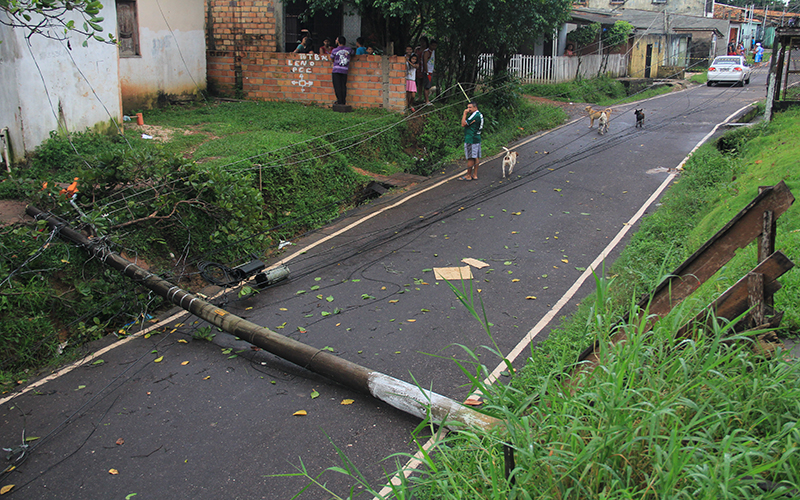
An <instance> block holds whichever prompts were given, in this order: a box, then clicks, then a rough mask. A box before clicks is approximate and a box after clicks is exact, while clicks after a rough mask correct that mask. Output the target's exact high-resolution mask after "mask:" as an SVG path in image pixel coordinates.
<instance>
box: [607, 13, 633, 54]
mask: <svg viewBox="0 0 800 500" xmlns="http://www.w3.org/2000/svg"><path fill="white" fill-rule="evenodd" d="M631 33H633V25H632V24H631V23H629V22H628V21H621V20H620V21H616V22H615V23H614V24H612V25H611V27H610V28H607V29H606V30H605V31H604V32H603V45H605V46H606V47H607V48H608V49H610V48H612V47H615V46H617V45H620V44H623V43H626V42H627V41H628V37H629V36H630V34H631Z"/></svg>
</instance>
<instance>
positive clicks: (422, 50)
mask: <svg viewBox="0 0 800 500" xmlns="http://www.w3.org/2000/svg"><path fill="white" fill-rule="evenodd" d="M437 46H438V43H437V42H436V40H431V41H430V42H429V41H428V39H427V38H426V37H424V36H423V37H422V38H420V44H419V45H417V46H416V47H412V46H411V45H407V46H406V54H405V56H406V103H407V104H408V109H409V110H410V111H411V112H412V113H413V112H415V111H416V109H414V97H415V95H417V94H419V93H420V92H422V95H423V96H424V98H425V105H426V106H427V105H429V104H430V103H431V97H430V94H431V88H432V87H433V74H434V68H435V66H436V47H437Z"/></svg>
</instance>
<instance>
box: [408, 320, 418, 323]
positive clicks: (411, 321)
mask: <svg viewBox="0 0 800 500" xmlns="http://www.w3.org/2000/svg"><path fill="white" fill-rule="evenodd" d="M406 321H408V322H409V323H413V322H415V321H417V320H415V319H407V320H406Z"/></svg>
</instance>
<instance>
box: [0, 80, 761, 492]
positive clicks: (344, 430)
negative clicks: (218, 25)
mask: <svg viewBox="0 0 800 500" xmlns="http://www.w3.org/2000/svg"><path fill="white" fill-rule="evenodd" d="M764 83H765V70H763V69H762V70H760V71H759V72H757V73H756V74H755V75H754V77H753V80H752V83H751V84H750V85H749V86H747V87H744V88H735V87H711V88H709V87H706V86H698V87H693V88H690V89H688V90H685V91H681V92H674V93H671V94H669V95H666V96H662V97H658V98H655V99H651V100H648V101H645V102H642V103H637V104H636V105H633V104H629V105H624V106H618V107H615V112H614V114H613V115H612V120H611V123H610V130H609V132H608V133H607V134H606V135H604V136H600V135H599V134H598V133H597V124H595V128H594V129H591V130H590V129H589V128H588V119H586V118H583V119H580V120H577V121H574V122H571V123H569V124H567V125H565V126H563V127H561V128H558V129H556V130H554V131H551V132H549V133H546V134H542V135H540V136H537V137H533V138H528V139H526V140H525V141H521V142H520V143H518V144H516V145H514V146H513V149H515V150H516V151H518V152H519V154H520V160H519V163H518V165H517V168H516V170H515V171H514V175H513V177H512V178H511V179H510V180H505V181H504V180H502V179H501V170H500V159H493V160H489V161H487V162H486V163H484V164H483V165H482V166H481V168H480V171H479V176H480V178H479V180H478V181H474V182H464V181H456V180H455V178H454V177H455V174H456V173H457V172H458V171H459V169H458V168H457V167H456V166H453V167H451V168H448V169H446V170H447V171H446V172H445V173H441V174H439V175H436V176H434V177H433V178H431V179H430V180H428V181H426V182H424V183H422V184H420V185H417V186H416V187H415V188H413V189H412V190H410V191H408V192H405V193H401V194H397V195H394V196H389V197H386V196H385V197H382V198H380V199H378V200H376V201H375V202H373V203H372V204H369V205H366V206H362V207H360V208H359V209H357V210H355V211H353V212H352V213H350V214H348V216H347V218H345V219H342V220H340V221H338V222H337V223H336V224H334V225H332V226H331V227H326V228H324V229H322V230H320V231H317V232H316V233H314V234H312V235H310V236H308V237H307V238H304V239H303V240H302V241H297V242H294V243H295V245H294V246H292V247H290V248H287V249H286V250H285V253H284V255H283V256H288V255H291V254H293V253H295V252H298V251H302V250H304V249H305V250H306V251H305V253H301V254H298V255H296V256H295V257H294V258H292V259H291V261H290V262H288V265H289V267H290V269H291V279H290V280H289V281H288V282H286V283H284V284H283V285H281V286H276V287H272V288H269V289H267V290H265V291H263V292H261V293H259V294H257V295H254V296H252V297H250V298H246V299H244V300H239V299H238V298H237V296H236V294H235V293H229V294H228V295H225V296H223V297H221V298H218V299H215V300H214V302H215V303H216V304H219V305H220V306H221V307H224V308H225V309H227V310H228V311H230V312H232V313H234V314H237V315H240V316H243V317H245V318H247V319H249V320H250V321H253V322H255V323H257V324H259V325H262V326H266V327H268V328H271V329H272V330H274V331H276V332H278V333H282V334H284V335H289V336H291V337H293V338H296V339H298V340H300V341H302V342H305V343H307V344H310V345H312V346H314V347H317V348H319V349H323V348H325V349H326V350H328V351H332V352H334V353H335V354H337V355H338V356H341V357H343V358H346V359H348V360H350V361H353V362H355V363H358V364H361V365H363V366H366V367H368V368H372V369H375V370H378V371H381V372H383V373H386V374H388V375H392V376H394V377H397V378H400V379H403V380H406V381H409V382H413V381H416V383H418V384H420V385H421V386H423V387H425V388H430V389H432V390H434V391H436V392H438V393H440V394H443V395H446V396H449V397H451V398H453V399H456V400H463V399H464V398H466V397H467V395H468V394H469V393H470V387H469V385H468V379H467V377H466V376H465V375H464V374H463V373H462V372H461V370H460V368H459V366H458V365H457V364H456V363H455V362H454V360H455V359H466V358H467V357H468V356H467V355H466V353H465V351H464V348H466V349H469V350H471V351H472V352H475V353H480V355H481V358H480V359H481V360H482V363H484V364H485V365H486V366H487V367H488V369H489V370H492V369H494V367H495V366H496V365H497V364H498V362H499V359H498V358H497V357H496V356H495V355H493V354H492V353H491V351H490V350H489V349H487V348H486V347H485V346H492V345H493V343H494V345H496V347H497V348H498V349H499V350H500V351H501V352H503V353H504V354H508V353H509V352H511V351H512V350H513V349H514V347H515V346H517V345H518V344H519V343H520V341H521V340H522V339H523V338H524V337H525V335H526V334H528V333H529V332H530V331H531V330H532V329H533V328H534V326H535V325H536V324H537V323H538V322H540V320H542V318H544V317H545V316H546V315H547V314H548V313H550V314H551V315H552V316H554V319H553V321H552V322H550V323H549V325H550V326H553V325H554V324H556V323H557V322H558V321H559V319H560V318H561V317H563V316H565V315H567V314H569V313H570V312H572V311H574V309H575V305H576V304H577V303H578V302H579V301H580V300H581V299H582V298H583V297H585V296H586V295H587V294H589V293H591V291H592V290H593V287H594V282H593V280H591V279H589V280H587V281H586V282H585V284H583V285H582V286H580V287H579V288H577V293H576V294H575V295H574V296H572V297H571V298H569V297H567V298H562V297H564V294H565V292H567V290H568V289H570V287H573V285H574V284H575V283H576V280H578V279H579V277H580V276H581V275H582V273H583V270H584V269H585V268H588V267H589V266H590V264H591V263H592V262H593V261H594V260H595V259H596V258H597V256H598V255H600V253H601V252H602V251H603V250H604V249H605V248H606V247H607V245H608V244H609V242H611V241H612V240H614V238H615V237H616V236H617V235H618V234H619V233H620V231H621V230H624V229H626V228H628V227H627V226H626V224H628V222H629V221H630V220H631V218H632V217H633V216H634V214H635V213H636V212H637V211H639V210H640V209H641V208H642V207H643V206H645V202H646V201H647V200H648V198H650V197H651V195H652V194H653V193H654V192H655V191H656V190H657V189H658V188H659V186H661V185H662V183H664V181H665V179H667V178H668V176H669V175H670V173H669V171H668V170H669V169H674V168H675V167H676V166H677V165H678V164H679V163H680V162H681V161H682V159H683V158H684V157H685V156H686V155H687V154H688V153H689V152H690V151H691V150H692V148H694V147H695V145H696V144H697V143H698V142H699V141H700V140H701V139H702V138H703V137H704V136H706V135H707V134H709V133H710V132H711V131H712V129H713V128H714V127H715V125H716V124H718V123H720V122H722V121H724V120H725V119H726V118H727V117H728V116H729V115H731V114H732V113H734V112H735V111H737V110H739V109H741V108H742V107H744V106H745V105H747V104H749V103H752V102H755V101H758V100H761V99H763V98H764V95H765V86H764ZM634 107H641V108H644V110H645V113H646V122H645V126H644V128H641V129H638V128H635V127H634V122H635V117H634V114H633V109H634ZM447 179H451V180H447ZM645 209H646V211H647V212H651V211H652V210H653V209H654V205H653V204H651V205H648V206H645ZM367 216H371V218H369V219H367V220H364V218H365V217H367ZM354 222H360V224H357V225H355V226H353V227H351V228H350V229H348V230H346V231H343V232H341V233H340V234H335V233H336V232H337V231H339V230H341V229H343V228H345V227H347V226H348V225H350V224H352V223H354ZM633 226H634V227H633V229H634V230H635V224H633ZM629 236H630V233H628V234H627V235H626V236H625V237H624V238H622V241H621V243H620V244H618V245H616V246H615V247H614V248H613V249H612V250H611V251H610V254H609V256H608V257H607V258H606V259H605V264H606V265H610V263H611V262H613V260H614V259H615V258H616V257H617V256H618V255H619V251H620V250H621V248H622V247H623V246H624V244H625V242H626V241H627V238H628V237H629ZM326 238H327V239H326ZM315 242H317V243H318V244H317V245H316V246H313V247H309V246H310V245H312V244H313V243H315ZM466 257H472V258H476V259H482V260H484V261H485V262H486V263H488V264H489V267H488V268H484V269H480V270H479V269H474V268H473V270H472V272H473V273H474V279H473V280H472V281H471V283H469V284H468V286H469V287H471V289H472V291H473V294H474V296H475V297H476V298H479V302H476V303H477V304H479V305H478V307H480V303H482V304H483V307H485V310H486V315H487V317H488V320H489V322H490V323H491V327H490V328H491V338H490V337H489V336H488V335H487V333H486V331H485V330H484V329H483V328H482V327H481V325H480V324H479V323H478V322H477V321H476V320H475V319H474V318H473V317H472V316H471V315H470V314H469V312H468V311H467V310H466V309H465V308H464V307H463V306H462V305H461V304H460V303H459V301H458V300H457V298H456V296H455V294H454V293H453V291H452V290H451V289H450V288H449V286H448V285H447V284H446V282H444V281H441V280H437V279H436V278H435V277H434V274H433V272H432V271H431V270H432V269H433V268H434V267H449V266H459V265H463V264H461V262H460V261H461V259H462V258H466ZM601 265H602V264H601ZM460 285H461V284H460V283H456V286H460ZM527 297H536V298H535V299H529V298H527ZM476 300H478V299H476ZM559 301H561V303H562V305H563V307H561V308H560V309H558V310H557V311H555V310H554V309H553V308H554V306H555V305H556V304H557V303H559ZM545 323H547V322H546V321H545ZM203 325H204V323H203V322H199V321H198V319H197V318H195V317H188V316H186V317H183V318H180V319H178V320H175V321H172V322H171V323H170V324H169V325H168V326H166V327H164V326H163V325H162V326H160V327H159V328H158V330H157V331H156V332H154V334H153V335H151V336H149V337H148V338H144V337H139V338H135V339H132V340H130V341H128V342H126V343H124V344H120V345H115V346H114V348H112V349H109V350H108V351H106V352H104V353H103V354H101V355H100V356H99V357H98V358H94V359H93V360H92V362H90V363H87V364H85V365H83V366H81V367H78V368H76V369H74V370H71V371H69V372H67V373H64V374H62V375H60V376H58V377H55V378H54V379H53V380H51V381H48V382H47V383H44V384H41V385H39V386H37V387H36V388H34V389H32V390H29V391H28V392H26V393H25V394H22V395H20V396H17V397H14V398H13V399H5V400H2V405H0V423H1V424H2V426H1V427H0V445H1V446H2V447H4V448H14V447H16V446H18V445H20V443H21V442H22V440H23V439H24V438H28V439H30V438H33V437H36V438H38V439H36V440H33V441H30V442H29V443H28V444H29V447H28V449H27V451H26V453H27V454H26V457H25V460H24V461H21V462H20V463H19V464H18V466H17V468H16V469H15V470H14V471H12V472H11V473H10V474H8V475H7V476H6V477H5V478H4V479H3V481H2V483H0V486H2V485H6V484H15V485H16V486H15V488H14V490H12V491H11V493H10V494H8V498H36V499H79V498H80V499H89V498H102V499H113V498H120V499H121V498H135V500H144V499H152V498H156V499H164V498H170V499H184V498H186V499H188V498H192V499H218V498H230V499H233V498H241V499H255V498H266V499H288V498H292V496H293V495H294V494H296V493H298V492H300V491H301V490H302V488H303V487H304V486H305V485H306V484H307V483H308V480H307V479H306V478H303V477H292V476H280V475H282V474H293V473H297V472H299V471H300V470H301V469H303V468H305V470H307V472H308V474H310V475H311V476H313V477H317V478H318V480H319V481H320V482H323V483H326V485H327V487H328V488H330V489H331V490H332V491H334V492H336V493H337V494H339V495H341V496H344V497H347V496H348V495H350V494H351V493H352V494H354V495H355V494H358V493H359V492H360V491H362V489H361V488H359V487H358V486H357V485H355V484H354V481H353V480H352V479H350V478H348V477H347V476H344V475H341V474H338V473H335V472H325V469H326V468H328V467H331V466H338V465H341V461H340V460H339V458H338V457H337V448H338V449H339V450H341V451H342V453H344V454H346V455H347V456H348V457H349V459H350V460H352V462H353V463H354V464H355V465H356V466H357V467H359V469H360V470H361V472H362V473H363V474H364V475H365V477H366V479H367V480H368V481H369V482H370V484H372V485H373V486H379V485H381V484H383V482H384V480H385V473H386V472H387V471H392V470H394V463H395V460H399V461H401V462H404V461H405V460H404V459H403V458H402V457H401V458H398V459H390V460H388V461H383V459H384V458H386V457H389V456H390V455H392V454H396V453H400V454H403V453H413V452H415V451H416V446H415V445H414V444H413V442H412V438H411V432H412V431H413V430H414V429H415V427H416V426H417V425H418V424H419V421H418V420H417V419H416V418H414V417H411V416H409V415H407V414H404V413H403V412H401V411H399V410H395V409H393V408H391V407H389V406H387V405H386V404H384V403H382V402H380V401H377V400H375V399H372V398H371V397H369V396H364V395H362V394H359V393H356V392H354V391H353V390H350V389H348V388H344V387H341V386H338V385H335V384H333V383H330V382H329V381H327V380H325V379H324V378H322V377H319V376H317V375H315V374H313V373H310V372H308V371H306V370H304V369H303V368H299V367H295V366H293V365H291V364H289V363H287V362H285V361H282V360H280V359H277V358H275V357H274V356H272V355H270V354H267V353H265V352H264V351H255V350H252V349H251V348H250V346H249V345H248V344H245V343H244V342H242V341H237V340H236V339H234V338H232V337H231V336H229V335H227V334H224V333H220V332H216V330H215V333H216V334H217V335H216V337H215V338H214V341H213V342H207V341H203V340H193V339H192V333H193V332H194V331H195V330H196V329H197V328H198V327H202V326H203ZM544 326H547V325H546V324H545V325H544ZM547 331H548V328H546V327H545V328H543V329H541V332H539V331H538V330H536V331H534V332H531V333H532V334H535V335H536V336H535V338H534V341H533V344H536V343H537V342H539V341H541V340H543V339H544V338H546V336H547ZM114 342H116V339H115V338H114V337H113V336H111V337H110V338H107V339H105V340H103V341H101V342H100V343H99V344H100V345H96V346H94V347H95V348H96V349H99V348H100V347H102V346H103V345H111V344H114ZM462 346H463V347H462ZM529 349H530V347H528V345H527V343H524V344H523V349H522V350H521V353H520V354H519V356H517V357H516V359H515V360H514V364H515V366H518V367H519V366H522V365H523V364H524V362H525V359H526V353H527V352H529ZM160 357H163V358H162V359H161V360H160V362H157V363H156V362H154V361H155V360H156V359H157V358H160ZM98 359H102V363H99V362H97V360H98ZM187 362H188V363H187ZM502 380H503V377H501V381H502ZM348 399H351V400H353V402H352V404H342V403H343V402H346V401H345V400H348ZM298 410H304V411H305V412H306V413H307V415H306V416H294V415H293V414H294V413H295V412H297V411H298ZM23 433H24V434H23ZM421 435H422V436H424V435H425V432H424V431H423V432H422V433H421ZM111 469H114V470H115V471H117V472H118V474H112V473H110V472H109V471H110V470H111ZM133 494H136V495H135V496H131V495H133ZM299 498H309V499H312V498H313V499H316V498H330V495H329V494H326V493H325V492H324V491H323V490H321V489H320V488H318V487H312V488H310V489H309V490H307V491H306V492H304V493H302V494H301V495H300V496H299Z"/></svg>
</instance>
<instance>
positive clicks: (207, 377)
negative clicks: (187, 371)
mask: <svg viewBox="0 0 800 500" xmlns="http://www.w3.org/2000/svg"><path fill="white" fill-rule="evenodd" d="M210 378H211V375H208V376H206V377H203V380H208V379H210Z"/></svg>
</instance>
